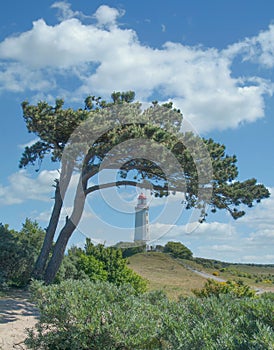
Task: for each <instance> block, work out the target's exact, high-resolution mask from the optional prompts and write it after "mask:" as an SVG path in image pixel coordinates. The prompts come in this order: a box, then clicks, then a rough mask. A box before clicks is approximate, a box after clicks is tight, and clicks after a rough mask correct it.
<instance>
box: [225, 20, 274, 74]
mask: <svg viewBox="0 0 274 350" xmlns="http://www.w3.org/2000/svg"><path fill="white" fill-rule="evenodd" d="M226 53H227V55H228V56H230V57H235V56H236V55H242V57H243V60H244V61H251V62H253V63H259V64H261V65H262V66H265V67H266V68H272V67H273V66H274V24H270V25H269V27H268V29H267V30H264V31H261V32H260V33H259V34H258V35H257V36H254V37H251V38H246V39H245V40H244V41H242V42H239V43H235V44H232V45H230V46H229V47H228V49H227V50H226Z"/></svg>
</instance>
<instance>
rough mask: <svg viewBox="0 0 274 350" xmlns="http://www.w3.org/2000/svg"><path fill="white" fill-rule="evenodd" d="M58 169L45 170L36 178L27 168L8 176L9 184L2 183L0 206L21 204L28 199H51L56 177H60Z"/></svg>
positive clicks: (0, 186)
mask: <svg viewBox="0 0 274 350" xmlns="http://www.w3.org/2000/svg"><path fill="white" fill-rule="evenodd" d="M58 177H59V175H58V172H57V171H56V170H43V171H41V172H40V173H39V175H38V176H37V177H36V178H33V177H31V176H30V175H29V174H28V173H27V171H26V170H20V171H18V172H17V173H14V174H12V175H11V176H10V177H9V178H8V181H9V183H8V185H6V186H3V185H0V206H3V205H12V204H20V203H23V202H25V201H26V200H29V199H32V200H39V201H45V202H47V201H49V200H50V198H51V192H52V187H51V186H52V185H53V184H54V179H56V178H58Z"/></svg>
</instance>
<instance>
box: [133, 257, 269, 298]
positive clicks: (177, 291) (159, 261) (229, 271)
mask: <svg viewBox="0 0 274 350" xmlns="http://www.w3.org/2000/svg"><path fill="white" fill-rule="evenodd" d="M128 260H129V265H128V266H129V267H130V268H132V269H133V270H134V271H135V272H137V273H138V274H139V275H141V276H142V277H144V278H146V279H147V280H148V283H149V290H155V289H158V290H159V289H160V290H163V291H164V292H165V293H166V294H167V295H168V296H169V297H170V298H173V299H174V298H177V297H178V296H179V295H183V296H189V295H192V289H194V288H202V287H203V285H204V283H205V281H206V278H204V277H202V276H199V275H197V274H196V273H195V272H193V271H191V270H189V268H192V269H195V270H198V271H204V272H206V273H208V274H211V275H212V276H214V275H215V276H217V277H219V278H222V279H224V280H239V279H240V280H242V281H244V282H245V283H246V284H248V285H250V286H254V287H255V288H258V289H264V290H269V291H274V265H254V264H249V265H248V264H230V263H225V262H221V261H216V260H209V259H199V258H196V259H193V260H185V259H174V258H172V257H171V256H170V255H168V254H164V253H158V252H147V253H140V254H135V255H133V256H131V257H130V258H129V259H128Z"/></svg>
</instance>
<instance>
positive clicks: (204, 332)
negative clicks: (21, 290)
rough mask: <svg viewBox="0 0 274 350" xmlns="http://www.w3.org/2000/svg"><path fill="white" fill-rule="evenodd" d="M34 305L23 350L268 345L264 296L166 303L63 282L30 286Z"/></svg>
mask: <svg viewBox="0 0 274 350" xmlns="http://www.w3.org/2000/svg"><path fill="white" fill-rule="evenodd" d="M32 290H33V293H34V299H35V301H36V303H37V305H38V307H39V309H40V314H41V317H40V320H39V322H38V324H37V325H36V329H35V330H29V332H28V338H27V340H26V344H27V345H28V347H29V348H30V349H41V350H50V349H62V350H90V349H93V350H132V349H134V350H141V349H142V350H146V349H147V350H149V349H150V350H152V349H155V350H157V349H162V350H168V349H170V350H174V349H176V350H177V349H178V350H193V349H194V350H195V349H203V350H204V349H205V350H219V349H222V350H242V349H246V350H250V349H251V350H252V349H253V350H257V349H273V344H274V319H273V314H274V304H273V300H271V299H270V298H269V297H267V296H262V297H260V298H235V297H233V296H232V295H228V294H227V295H220V296H219V298H216V297H214V296H212V297H208V298H204V299H202V300H201V299H198V298H187V299H181V300H179V301H177V302H175V301H169V300H168V299H167V298H166V297H165V295H164V294H163V293H162V292H152V293H146V294H140V295H135V291H134V289H133V288H131V287H130V286H123V287H117V286H115V285H113V284H110V283H108V282H96V283H94V282H91V281H88V280H85V281H74V280H68V281H63V282H62V283H61V284H59V285H51V286H43V285H42V284H41V283H39V282H35V283H34V284H33V286H32Z"/></svg>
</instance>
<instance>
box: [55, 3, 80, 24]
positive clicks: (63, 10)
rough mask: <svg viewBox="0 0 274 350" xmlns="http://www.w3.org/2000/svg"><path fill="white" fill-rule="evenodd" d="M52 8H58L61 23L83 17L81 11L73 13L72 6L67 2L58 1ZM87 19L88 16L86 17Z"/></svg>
mask: <svg viewBox="0 0 274 350" xmlns="http://www.w3.org/2000/svg"><path fill="white" fill-rule="evenodd" d="M51 8H56V9H57V10H58V15H57V18H58V19H59V20H60V21H64V20H67V19H70V18H73V17H78V16H79V17H83V14H82V13H81V12H79V11H73V10H72V9H71V4H69V3H68V2H66V1H57V2H54V3H53V4H52V5H51ZM85 17H86V16H85Z"/></svg>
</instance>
